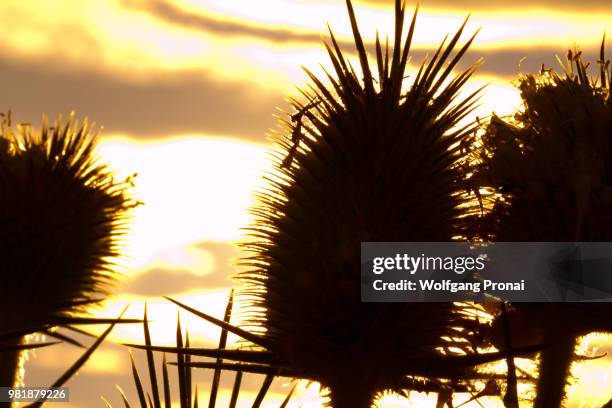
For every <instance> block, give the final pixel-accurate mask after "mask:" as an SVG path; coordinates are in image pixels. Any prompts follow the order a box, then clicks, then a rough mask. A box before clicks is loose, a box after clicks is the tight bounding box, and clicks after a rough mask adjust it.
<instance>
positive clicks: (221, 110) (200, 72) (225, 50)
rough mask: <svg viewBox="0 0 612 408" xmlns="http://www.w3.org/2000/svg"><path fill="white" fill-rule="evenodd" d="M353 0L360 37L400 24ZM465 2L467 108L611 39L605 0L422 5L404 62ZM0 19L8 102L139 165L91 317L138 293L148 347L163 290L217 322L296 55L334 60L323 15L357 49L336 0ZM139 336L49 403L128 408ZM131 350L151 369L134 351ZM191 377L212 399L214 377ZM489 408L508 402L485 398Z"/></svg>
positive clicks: (118, 166)
mask: <svg viewBox="0 0 612 408" xmlns="http://www.w3.org/2000/svg"><path fill="white" fill-rule="evenodd" d="M355 6H356V10H357V15H358V18H359V22H360V26H361V29H362V32H363V34H364V35H365V39H366V40H367V41H368V42H369V44H370V45H371V44H373V42H374V38H375V33H376V30H378V31H379V32H380V33H381V35H382V36H383V38H384V36H385V35H386V34H388V33H391V32H392V30H393V15H392V10H393V2H392V1H391V0H384V1H383V0H369V1H364V0H361V1H355ZM413 7H414V4H412V2H410V3H408V7H407V8H408V10H411V9H413ZM468 14H471V17H470V20H469V23H468V25H467V30H466V31H467V33H466V35H465V39H467V38H468V35H471V33H473V32H474V31H475V30H476V29H478V28H481V31H480V33H479V34H478V36H477V38H476V41H475V43H474V45H473V47H472V50H471V52H470V53H468V55H467V57H466V58H465V64H464V65H463V66H464V67H465V66H467V64H469V63H472V62H474V61H476V60H477V59H479V58H481V57H482V58H484V60H485V63H484V65H483V66H482V67H481V68H480V69H479V71H478V74H477V75H476V76H475V77H474V79H473V80H472V81H471V82H470V83H469V85H468V86H467V87H466V90H465V91H466V92H469V91H470V90H473V89H475V88H476V87H479V86H481V85H482V84H485V83H489V84H490V85H489V86H488V88H487V89H486V91H485V94H484V96H483V98H482V105H481V107H480V108H479V109H478V111H477V112H476V113H475V115H479V116H481V117H484V116H486V115H489V114H491V113H492V112H496V113H498V114H508V113H510V112H512V111H513V109H515V108H516V107H518V106H519V95H518V92H517V91H516V90H515V89H514V87H513V85H512V84H511V81H512V80H513V79H515V78H516V77H517V75H518V74H519V73H520V72H532V71H537V70H539V69H540V66H541V65H542V64H545V65H546V66H551V67H555V68H556V67H557V63H556V61H555V55H560V56H563V55H564V53H565V51H566V50H567V49H568V48H569V47H572V46H573V45H574V44H576V45H579V46H580V48H581V49H582V50H583V51H584V54H585V55H586V56H587V58H588V59H589V60H591V61H593V63H594V62H595V60H596V58H595V56H596V53H597V52H598V48H599V45H600V42H601V38H602V35H603V33H604V32H607V33H608V34H609V36H610V35H612V2H610V1H609V0H582V1H570V0H562V1H553V0H533V1H530V0H512V1H511V0H500V1H491V0H468V1H453V0H423V1H422V2H421V4H420V12H419V18H418V20H417V28H416V33H415V41H414V52H413V54H412V61H411V62H412V64H413V65H412V66H411V69H410V72H411V73H413V74H415V73H416V70H415V67H416V66H418V64H420V63H421V62H422V61H423V59H424V58H425V56H426V55H427V54H428V53H429V54H430V55H431V53H432V50H433V48H434V47H436V46H437V45H438V44H439V42H440V41H441V40H442V38H443V37H444V35H445V34H447V33H449V32H454V31H455V30H456V29H457V28H458V27H459V25H460V24H461V22H462V21H463V20H464V19H465V17H466V16H467V15H468ZM0 21H2V28H3V29H2V35H0V49H1V50H2V52H1V54H0V81H1V83H2V88H1V92H0V111H7V110H9V109H10V110H12V113H13V117H14V118H15V119H16V121H17V122H30V123H33V124H37V123H40V118H41V115H42V114H43V113H44V114H46V115H48V116H49V117H50V118H55V117H56V116H57V115H58V114H63V115H64V117H66V116H67V115H68V114H69V113H70V112H71V111H75V112H76V114H77V117H81V118H82V117H84V116H87V117H88V118H89V119H90V120H91V121H94V122H95V123H97V124H100V125H102V126H103V127H104V130H103V132H102V136H101V143H100V146H99V155H100V158H101V160H102V161H104V162H107V163H109V165H110V166H111V168H112V169H114V170H115V171H116V172H117V174H118V176H120V177H125V176H128V175H130V174H132V173H138V176H137V177H136V178H135V180H134V183H135V188H134V195H135V196H136V197H137V198H138V199H139V200H141V201H143V202H144V205H143V206H141V207H139V208H138V209H137V210H136V211H135V213H134V219H133V221H132V229H131V232H130V234H129V236H128V237H127V239H126V247H125V254H126V257H125V259H123V260H122V266H123V270H124V272H125V274H126V277H125V279H123V280H122V282H121V284H120V287H119V289H118V293H117V295H116V296H114V297H113V298H111V299H108V301H107V302H106V303H105V304H104V307H102V308H101V309H100V310H99V311H98V312H96V313H97V314H98V315H100V316H116V315H117V314H118V313H119V311H120V310H121V309H122V308H123V306H124V305H125V304H127V303H129V304H130V305H131V307H130V309H129V311H128V315H129V316H131V317H132V316H133V317H141V316H142V311H143V304H144V301H145V300H146V301H147V303H148V305H149V314H150V318H151V319H152V320H153V321H154V322H153V323H152V337H153V342H154V343H157V344H163V345H171V344H173V341H174V336H175V322H176V316H177V309H176V307H174V306H171V305H170V304H169V302H167V301H165V300H163V299H162V298H161V296H163V295H168V296H172V297H175V298H177V299H180V300H182V301H184V302H186V303H188V304H191V305H194V306H196V307H197V308H200V309H202V310H203V311H206V312H207V313H209V314H213V315H215V316H219V317H220V316H221V315H222V313H223V309H224V303H225V301H226V300H227V296H228V293H229V289H230V288H231V287H232V282H231V281H230V280H229V278H228V277H229V275H231V274H232V273H234V272H235V269H234V267H232V266H231V261H232V259H235V258H236V257H237V256H239V252H237V250H236V249H235V248H234V246H233V245H232V243H234V242H236V241H237V240H239V239H240V238H241V236H242V234H243V232H242V231H241V228H243V227H245V226H247V225H248V223H249V220H250V216H249V215H248V213H247V211H246V210H247V208H248V207H249V206H250V205H252V203H253V198H252V194H253V192H254V189H256V188H257V187H258V186H261V185H262V181H261V176H262V175H263V174H264V172H265V171H266V170H267V169H268V168H269V159H268V153H269V152H270V151H271V143H270V141H269V140H268V139H267V137H266V135H267V134H268V133H269V131H270V130H271V129H273V128H274V127H275V126H276V119H275V118H274V117H273V115H274V114H275V113H278V109H279V108H280V109H289V106H288V103H287V102H286V98H287V97H290V96H295V95H297V92H296V89H295V86H296V85H297V86H303V85H305V84H306V75H305V74H304V73H303V71H302V70H301V68H300V66H302V65H303V66H306V67H308V68H311V69H312V70H313V71H314V72H315V73H318V72H321V70H320V68H318V64H319V63H323V65H325V66H327V65H328V62H327V58H326V53H325V52H324V48H323V47H322V38H323V39H324V38H327V36H326V32H327V28H326V24H327V23H328V22H329V24H330V25H331V27H332V29H333V30H334V32H335V33H336V35H337V36H338V37H339V39H340V40H341V42H342V43H343V44H344V47H345V50H346V51H348V52H349V53H352V52H353V49H352V48H350V45H351V41H352V40H351V37H350V26H349V24H348V18H347V16H346V9H345V4H344V1H341V0H332V1H319V0H55V1H51V0H46V1H45V0H2V1H1V2H0ZM322 35H323V37H322ZM611 48H612V47H608V53H610V51H611ZM181 323H182V325H183V327H187V328H188V329H189V332H190V336H191V337H192V340H193V341H192V344H197V345H199V346H211V345H213V344H214V343H215V342H216V338H217V336H218V334H219V332H218V330H217V329H216V328H215V327H213V326H211V325H209V324H205V323H204V322H203V321H201V320H198V319H197V318H194V317H192V316H189V315H188V314H187V313H181ZM102 329H103V328H100V330H102ZM100 330H99V331H100ZM141 332H142V328H141V327H140V326H138V325H135V326H133V327H126V326H124V327H118V328H116V329H115V330H114V331H113V333H112V335H111V336H110V338H109V340H108V341H107V342H106V344H105V345H103V346H102V347H101V349H100V350H99V351H97V352H96V353H95V354H94V356H93V357H92V359H91V361H89V362H88V364H87V366H85V367H84V368H83V369H82V370H81V372H80V373H79V374H78V376H76V377H75V378H73V379H72V380H71V381H70V382H69V383H68V384H67V385H68V386H69V387H70V388H71V398H72V402H71V403H70V404H68V405H61V404H57V405H54V407H57V408H61V407H63V406H73V407H102V406H103V402H102V399H101V397H102V396H103V397H105V398H106V399H107V400H108V401H109V402H110V403H111V404H113V406H121V404H120V398H119V393H118V392H117V390H116V388H115V385H116V384H118V385H120V386H121V387H122V388H123V389H124V390H125V392H126V394H127V395H128V396H130V397H131V398H132V399H133V400H134V401H136V398H135V395H136V394H135V390H134V386H133V382H132V380H131V373H130V368H129V358H128V350H127V348H126V347H124V346H121V345H119V343H120V342H142V334H141ZM607 344H608V343H606V341H605V339H603V338H596V337H594V338H593V339H592V342H591V343H590V347H589V348H588V352H593V351H594V350H595V349H596V347H597V346H598V345H599V346H601V348H600V349H599V350H600V351H601V350H604V351H605V350H606V347H607V350H609V351H612V348H610V346H609V345H607ZM81 352H82V351H81V350H79V349H77V348H75V347H73V346H68V345H60V346H54V347H52V348H48V349H44V350H39V351H38V352H36V353H34V354H33V355H31V356H30V359H29V361H28V363H27V365H26V375H25V384H26V385H29V386H43V385H49V384H51V383H52V382H53V380H54V379H55V378H56V377H57V376H59V375H60V374H61V372H62V370H64V369H65V368H66V367H67V366H68V365H69V364H70V363H71V362H72V361H74V360H76V359H77V358H78V356H79V354H80V353H81ZM134 356H135V359H136V360H137V362H138V366H139V368H140V369H141V373H142V374H144V365H143V363H144V355H143V354H141V353H140V352H138V351H134ZM611 362H612V359H600V360H597V361H593V362H588V363H581V364H578V365H576V367H575V374H576V378H577V380H576V381H575V383H574V385H573V386H572V387H573V388H572V390H571V393H570V402H569V404H570V405H568V406H571V407H599V406H601V405H603V403H605V402H606V401H608V399H610V398H612V378H610V376H609V373H610V372H611V369H610V365H611ZM196 379H197V380H198V381H199V382H200V387H199V388H200V389H201V397H200V398H201V401H207V392H208V391H207V387H206V384H207V382H208V381H209V379H210V373H207V372H201V373H200V372H199V373H198V374H197V376H196ZM232 380H233V374H227V375H226V376H225V377H224V381H223V383H222V384H223V386H224V388H223V390H222V395H221V401H222V402H221V403H220V404H219V405H218V406H219V407H222V406H224V403H223V401H227V399H228V398H229V388H228V387H231V381H232ZM261 381H262V378H261V377H259V376H256V375H251V376H246V378H245V382H244V393H243V394H242V395H243V397H242V398H241V400H240V403H239V405H240V406H241V407H250V404H251V402H252V398H253V397H254V394H255V393H256V392H257V389H258V387H259V384H260V383H261ZM289 384H290V382H289V380H287V379H277V380H276V381H275V383H274V385H273V387H272V390H271V395H269V396H268V399H267V403H266V404H265V406H266V407H274V406H278V404H279V402H280V401H281V400H282V398H283V397H284V395H285V394H286V393H287V392H288V390H289V389H290V385H289ZM175 394H178V393H177V392H175ZM466 399H467V397H466V396H463V397H461V398H458V399H457V401H458V402H460V401H462V400H466ZM321 401H322V399H321V398H320V397H319V396H318V393H317V387H316V385H310V386H308V385H307V384H300V386H299V388H298V395H297V396H296V398H295V399H294V400H293V402H292V404H290V406H291V407H298V406H303V407H313V408H314V407H319V406H321ZM432 401H433V400H432V398H431V397H428V396H425V395H418V394H414V398H413V399H412V400H411V401H410V402H408V401H406V400H401V399H399V398H394V397H389V398H387V399H386V401H385V404H384V406H385V407H430V406H433V405H432ZM225 404H226V403H225ZM478 406H479V405H478V404H476V403H472V404H470V405H465V407H478ZM486 406H487V407H488V406H491V407H496V406H501V405H500V403H499V401H494V400H487V402H486Z"/></svg>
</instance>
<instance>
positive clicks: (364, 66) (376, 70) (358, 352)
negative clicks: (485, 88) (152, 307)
mask: <svg viewBox="0 0 612 408" xmlns="http://www.w3.org/2000/svg"><path fill="white" fill-rule="evenodd" d="M347 7H348V13H349V17H350V21H351V26H352V29H353V34H354V41H355V46H356V49H357V57H358V61H359V67H360V71H361V72H360V73H357V71H356V70H354V69H353V67H352V66H351V64H350V63H349V61H348V60H347V58H346V57H345V55H344V54H343V51H341V49H340V46H339V45H338V42H337V41H336V39H335V37H334V35H333V34H331V44H330V45H326V46H327V51H328V54H329V57H330V59H331V63H332V64H333V68H334V71H333V73H327V72H326V75H325V78H318V77H317V76H315V75H314V74H312V73H311V72H310V71H308V70H306V72H307V74H308V75H309V77H310V79H311V80H312V86H311V87H310V88H309V89H308V90H303V92H302V93H303V96H304V101H302V102H300V101H294V107H295V109H296V110H297V113H295V114H293V115H292V116H291V117H290V118H288V119H287V120H286V121H284V130H283V132H282V133H281V134H280V135H278V138H277V141H278V146H279V152H278V155H277V157H276V164H275V169H274V170H273V172H272V173H271V174H270V175H269V180H270V187H269V188H268V189H266V190H263V191H261V192H260V194H259V196H258V198H259V204H258V205H257V206H256V207H255V208H254V210H253V212H254V214H255V215H256V217H257V220H256V222H255V223H254V225H252V226H251V227H250V232H251V238H252V239H251V240H250V242H248V243H246V244H245V245H244V246H245V248H246V250H247V251H248V256H246V257H245V258H244V259H242V262H241V263H242V265H243V266H245V267H246V270H245V271H244V272H242V273H240V274H239V275H238V277H239V279H240V281H241V282H243V283H244V284H245V288H244V290H243V292H242V296H243V297H242V299H243V300H245V301H246V302H247V304H248V306H247V307H246V309H245V310H246V324H247V325H248V326H251V327H253V328H254V330H255V331H256V332H257V333H258V334H259V335H260V336H258V337H259V338H260V339H259V340H253V341H254V342H256V343H258V344H260V345H263V346H264V347H266V348H267V350H269V351H271V352H272V355H273V357H269V355H268V354H262V356H264V357H265V359H267V360H265V361H266V362H267V363H271V364H272V366H273V368H274V367H275V369H277V370H280V371H276V372H281V373H284V375H289V376H294V377H301V378H308V379H312V380H316V381H319V382H321V383H322V384H323V386H325V387H327V388H328V390H329V392H330V394H329V395H330V398H331V403H332V405H333V406H335V407H353V408H354V407H367V406H370V404H371V403H372V402H373V400H374V396H375V394H376V393H377V392H380V391H383V390H387V389H394V390H401V389H407V388H413V389H418V390H427V391H434V392H436V391H440V390H441V389H446V388H452V387H453V385H452V384H451V383H453V384H455V385H457V387H458V388H460V387H461V384H463V380H462V378H467V377H463V375H464V374H466V373H467V369H465V364H466V362H467V360H468V359H463V360H462V359H453V358H448V359H446V357H448V356H449V355H451V354H453V351H452V350H454V351H455V352H459V353H460V354H461V353H471V352H472V351H473V348H472V346H471V342H472V340H474V339H473V338H472V336H473V334H474V332H475V329H476V327H477V325H478V323H477V321H476V319H475V318H474V316H473V315H472V314H471V313H470V312H471V310H470V309H469V308H468V307H463V306H460V305H455V304H452V303H430V304H375V303H361V302H360V243H361V242H363V241H452V240H458V239H462V238H465V230H466V228H465V225H466V224H467V223H469V219H470V218H471V217H472V216H474V215H475V214H476V213H477V212H478V208H477V206H475V205H473V204H474V200H471V199H470V197H469V196H468V192H467V190H464V187H465V186H464V184H463V181H464V180H463V178H462V177H463V176H462V174H463V173H462V171H460V170H459V167H460V166H461V165H462V164H463V163H462V162H463V160H464V159H465V158H464V156H463V154H462V151H463V149H465V148H466V146H467V145H468V144H469V142H470V136H471V134H472V131H473V126H472V125H467V127H461V126H458V124H459V123H460V121H461V120H462V119H463V118H465V116H466V115H467V114H469V113H470V111H471V109H472V107H473V106H474V104H475V100H476V96H477V95H478V91H477V92H475V93H473V94H471V95H469V96H467V97H465V98H463V99H461V100H459V101H458V95H459V92H460V90H461V89H462V86H463V85H464V84H465V83H466V81H468V79H469V78H470V76H471V75H472V73H473V72H474V69H475V67H474V66H472V67H470V68H468V69H467V70H466V71H464V72H462V73H460V74H457V75H454V74H453V73H452V72H453V70H454V69H456V68H457V65H458V63H459V61H460V59H461V58H462V56H463V55H464V54H465V52H466V51H467V49H468V47H469V45H470V44H471V43H472V40H473V38H474V37H472V38H470V39H469V40H468V41H467V43H466V44H465V45H463V46H462V47H461V48H460V49H459V50H458V51H457V52H456V53H454V52H453V50H454V49H455V47H456V45H457V43H458V41H459V39H460V36H461V34H462V31H463V29H464V26H465V23H464V25H463V26H462V27H461V28H460V29H459V31H458V32H457V33H456V34H455V35H454V36H453V37H452V38H451V39H450V41H449V42H448V43H446V42H443V43H442V44H441V45H440V47H439V48H438V50H437V51H436V52H435V54H434V55H433V57H432V58H431V60H429V61H428V62H426V63H424V64H423V65H422V66H421V67H420V69H419V70H418V72H417V73H415V75H412V76H411V75H407V72H406V70H407V64H408V60H409V50H410V45H411V40H412V37H413V32H414V28H415V19H416V12H415V15H414V17H413V19H412V22H411V24H410V27H409V28H408V33H407V36H406V38H405V40H403V36H404V33H403V27H404V11H405V6H403V5H400V2H399V0H398V1H396V6H395V23H396V26H395V42H394V44H395V45H394V47H393V48H392V49H389V46H388V45H387V46H383V45H381V42H380V41H379V40H378V39H377V41H376V44H375V51H376V63H375V65H374V67H372V65H371V64H370V61H369V58H368V56H367V53H366V45H365V44H364V41H363V39H362V37H361V34H360V32H359V29H358V27H357V22H356V19H355V14H354V11H353V7H352V4H351V2H350V1H347ZM451 54H453V56H452V57H451ZM407 77H409V78H412V80H406V78H407ZM289 135H291V136H290V137H288V136H289ZM264 357H262V358H264ZM454 357H456V356H454ZM461 357H464V356H461ZM249 358H251V362H253V361H254V360H253V359H252V358H253V357H252V356H251V357H249ZM270 359H271V360H270ZM451 360H452V361H451ZM262 361H264V360H262ZM416 377H419V379H416ZM424 377H426V378H424ZM433 379H436V380H433ZM440 379H441V380H440ZM451 380H452V381H451Z"/></svg>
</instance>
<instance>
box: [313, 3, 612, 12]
mask: <svg viewBox="0 0 612 408" xmlns="http://www.w3.org/2000/svg"><path fill="white" fill-rule="evenodd" d="M306 1H308V0H306ZM356 3H361V4H375V5H385V6H392V5H393V4H394V3H395V0H360V1H356ZM421 5H422V6H427V7H428V8H442V9H454V10H457V9H460V10H462V11H463V10H510V9H513V10H516V9H549V10H555V11H559V10H560V9H561V10H564V11H579V12H581V13H588V12H595V11H603V12H608V13H611V12H612V6H611V5H610V3H609V2H608V1H605V0H603V1H602V0H583V1H579V2H578V1H575V0H539V1H534V0H496V1H490V0H462V1H456V0H427V2H423V3H422V4H421Z"/></svg>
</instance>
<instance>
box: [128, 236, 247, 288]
mask: <svg viewBox="0 0 612 408" xmlns="http://www.w3.org/2000/svg"><path fill="white" fill-rule="evenodd" d="M196 248H199V249H202V250H206V251H207V252H209V253H210V254H212V255H213V257H214V264H215V268H214V271H213V272H212V273H209V274H206V275H203V276H202V275H198V274H196V273H194V272H192V271H189V270H187V269H169V268H151V269H148V270H146V271H144V272H142V273H140V274H138V275H137V276H135V277H134V278H132V279H130V280H128V281H127V282H126V284H125V286H124V287H123V292H127V293H130V294H134V295H140V296H148V297H153V296H170V295H174V294H177V293H183V292H187V291H193V290H197V289H218V288H227V287H229V286H231V285H232V283H231V279H230V276H231V275H232V274H234V273H235V272H236V270H235V268H234V267H233V266H232V263H233V261H234V260H235V259H236V258H237V257H238V256H239V253H238V250H237V249H236V248H235V246H234V245H232V244H231V243H229V242H209V241H204V242H201V243H199V244H196Z"/></svg>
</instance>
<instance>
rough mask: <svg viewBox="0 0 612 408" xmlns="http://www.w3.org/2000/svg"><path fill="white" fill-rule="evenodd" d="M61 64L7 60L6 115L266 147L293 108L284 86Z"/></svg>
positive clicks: (1, 62) (1, 105) (3, 72)
mask: <svg viewBox="0 0 612 408" xmlns="http://www.w3.org/2000/svg"><path fill="white" fill-rule="evenodd" d="M55 62H56V61H52V60H51V58H49V60H47V59H46V58H45V59H39V60H13V61H8V60H6V59H0V78H1V81H2V83H3V87H2V92H0V111H6V110H8V109H11V110H12V111H13V113H14V114H15V117H16V119H17V120H20V121H25V122H33V123H38V122H39V120H40V117H41V115H42V114H43V113H45V114H47V115H48V116H49V117H50V118H53V117H55V116H56V115H58V114H59V113H63V114H64V115H67V114H68V113H69V112H70V111H73V110H74V111H76V113H77V115H78V116H81V117H82V116H85V115H86V116H88V117H89V118H90V120H93V121H95V122H96V123H97V124H100V125H103V126H104V128H105V132H104V133H105V134H109V133H126V134H129V135H132V136H136V137H138V138H147V139H150V138H156V137H164V136H165V137H167V136H173V135H177V134H186V133H191V134H210V135H218V136H230V137H240V138H245V139H249V140H251V141H255V142H263V141H265V134H266V132H267V131H268V130H269V129H271V128H273V127H274V126H275V125H276V121H275V119H274V118H273V116H272V115H273V113H274V112H275V109H276V107H277V106H285V105H284V102H283V95H281V94H279V93H278V92H279V91H278V90H277V88H272V90H270V91H267V90H265V89H261V88H258V87H252V86H249V84H248V82H246V81H245V82H244V83H238V82H229V81H227V82H225V81H222V82H221V81H215V80H212V79H210V78H207V77H205V76H203V75H202V74H201V73H199V72H195V71H192V70H189V71H187V70H185V71H174V72H172V73H165V74H159V75H158V78H156V80H154V81H143V82H134V81H128V80H124V79H122V78H120V77H118V76H116V75H111V74H110V73H109V74H105V73H101V72H95V71H91V70H88V69H79V67H72V69H71V70H70V71H60V70H55V69H52V68H49V67H50V66H52V65H53V63H55Z"/></svg>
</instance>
